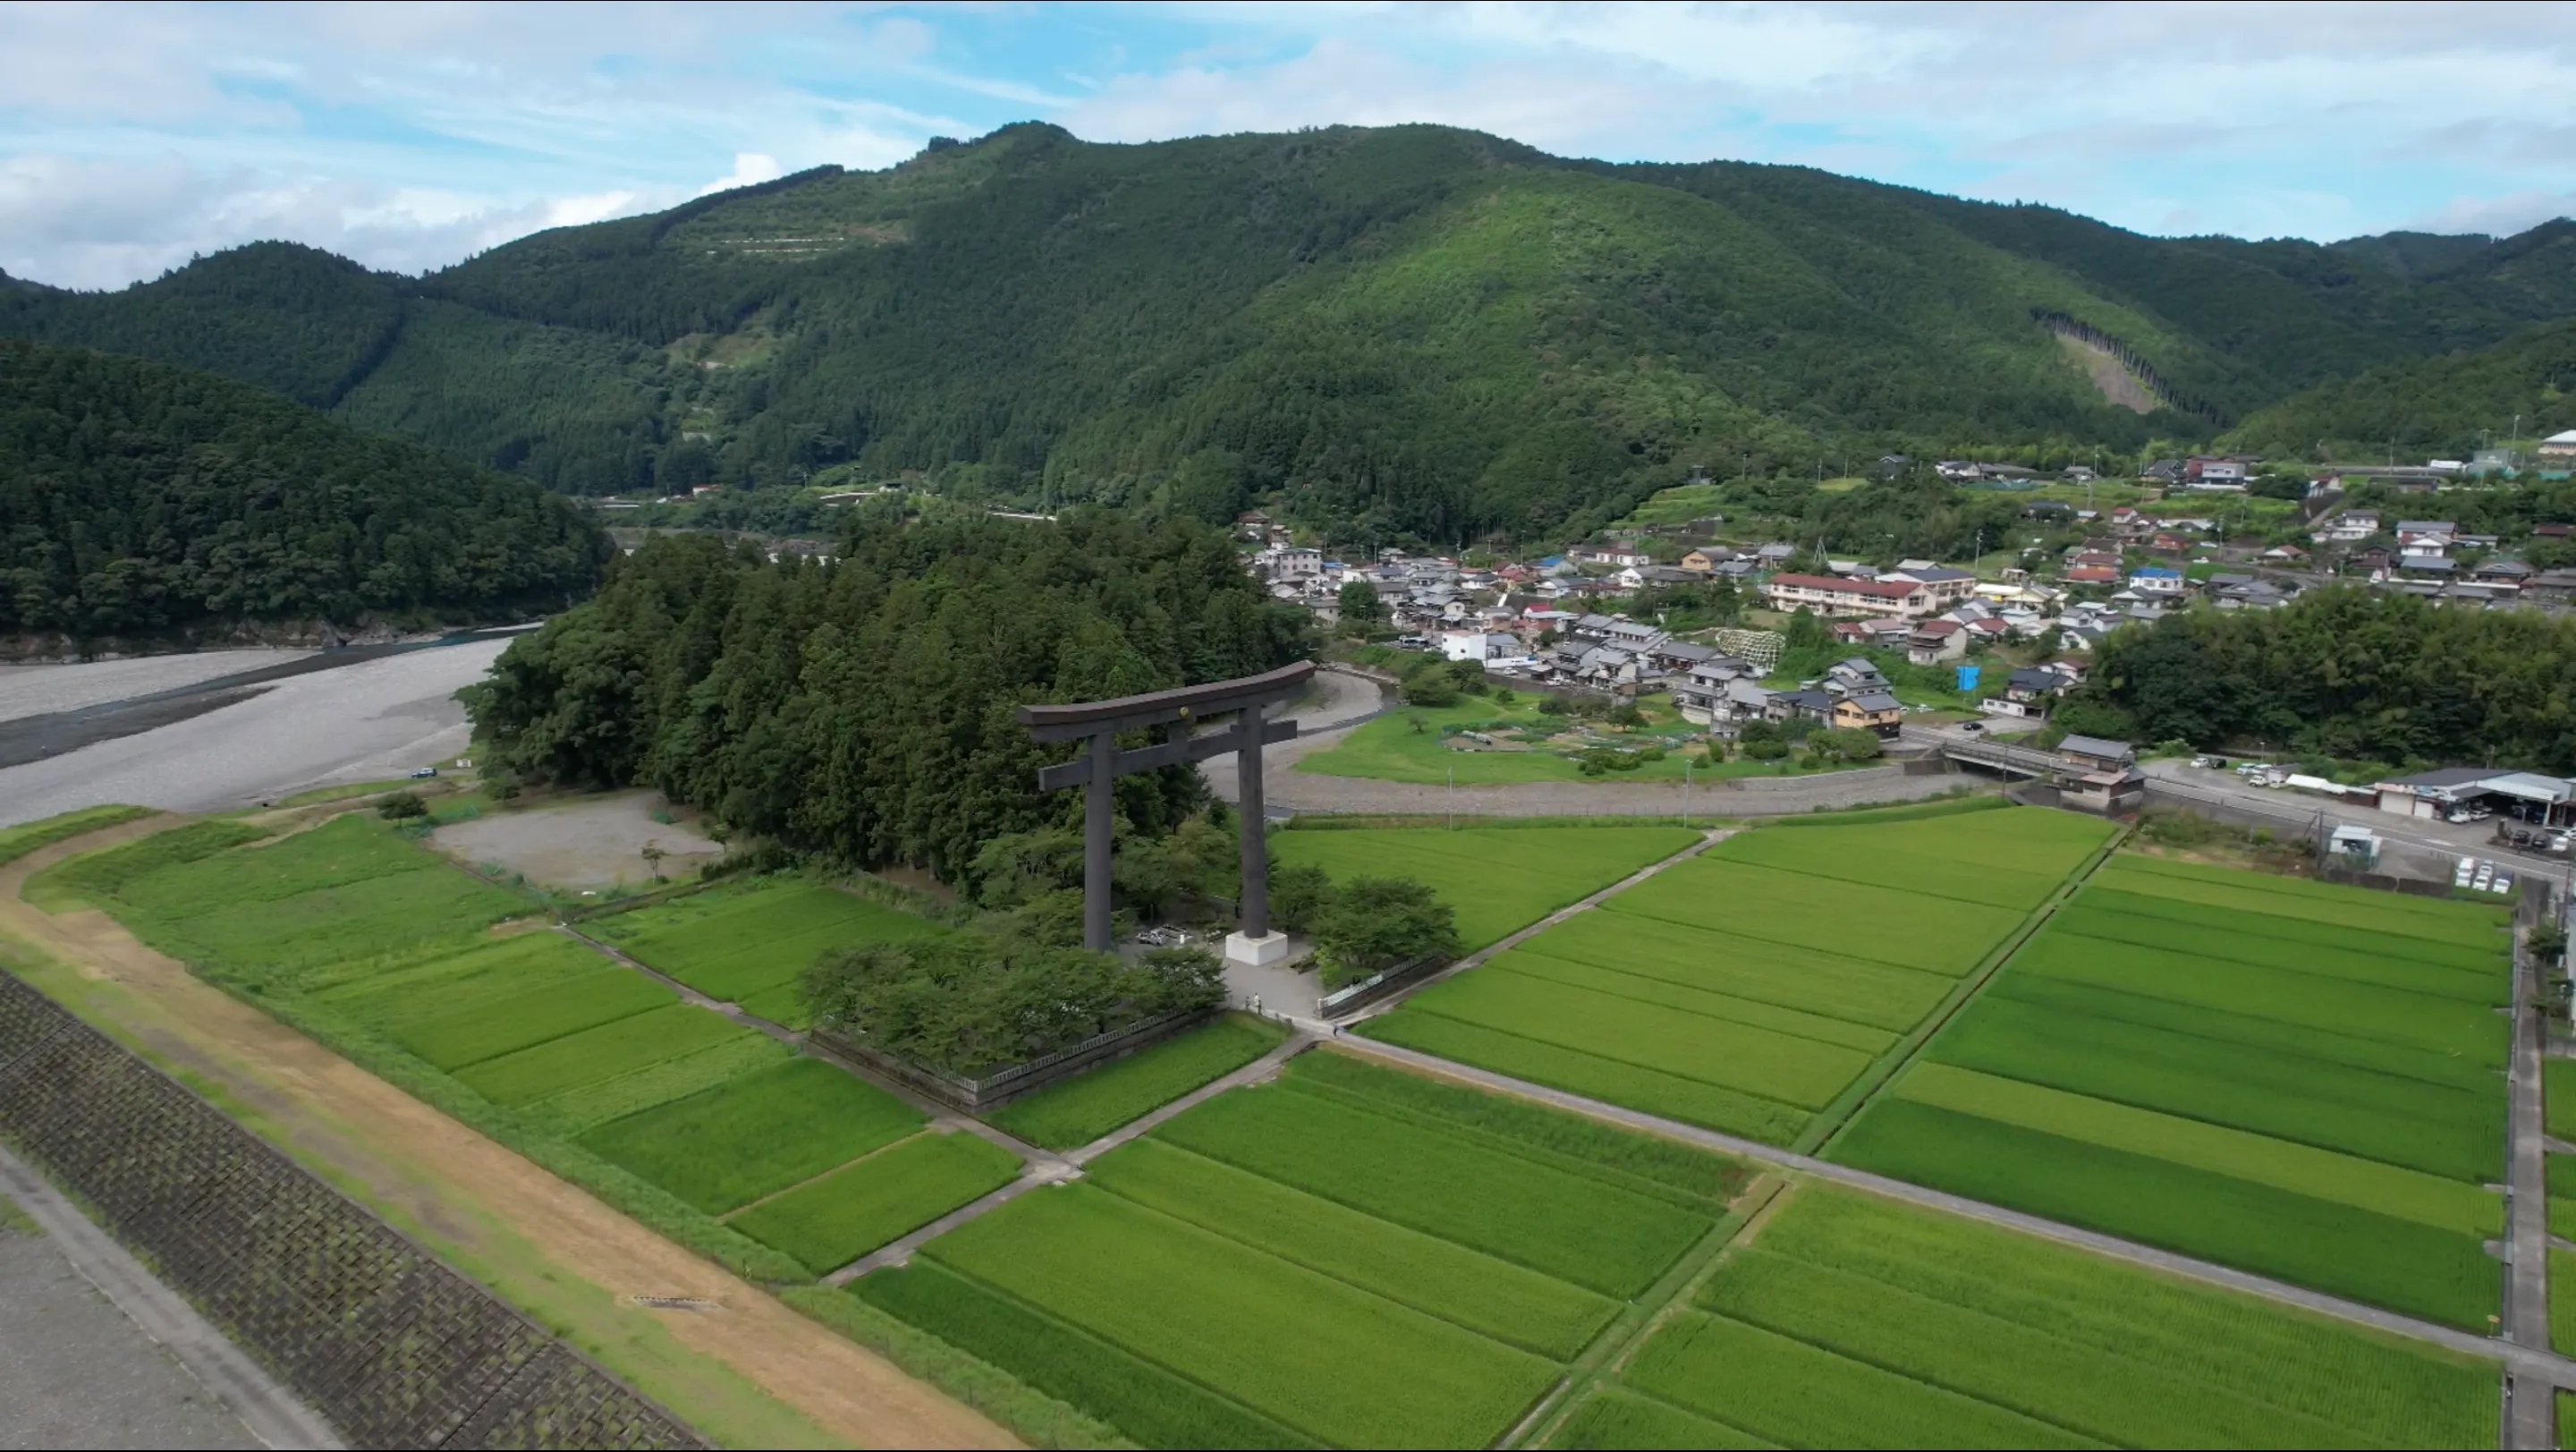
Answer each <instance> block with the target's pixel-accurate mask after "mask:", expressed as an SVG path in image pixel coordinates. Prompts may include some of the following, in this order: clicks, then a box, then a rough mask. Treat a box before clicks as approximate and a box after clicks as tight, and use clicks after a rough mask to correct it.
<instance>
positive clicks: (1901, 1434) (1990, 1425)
mask: <svg viewBox="0 0 2576 1452" xmlns="http://www.w3.org/2000/svg"><path fill="white" fill-rule="evenodd" d="M1622 1380H1624V1381H1626V1382H1627V1383H1628V1384H1629V1385H1631V1386H1634V1387H1637V1388H1639V1389H1640V1390H1643V1391H1645V1392H1648V1393H1650V1394H1652V1395H1654V1396H1657V1397H1660V1398H1662V1399H1664V1400H1666V1401H1670V1402H1675V1403H1678V1404H1680V1405H1681V1406H1684V1407H1687V1408H1689V1409H1690V1410H1692V1411H1695V1412H1698V1413H1700V1414H1701V1415H1703V1416H1707V1417H1711V1418H1715V1419H1718V1420H1722V1421H1724V1422H1727V1423H1728V1424H1730V1425H1732V1426H1735V1427H1739V1428H1741V1429H1743V1430H1745V1431H1748V1432H1751V1433H1752V1434H1753V1435H1755V1436H1757V1437H1761V1438H1764V1439H1766V1440H1769V1441H1772V1442H1777V1443H1779V1444H1781V1445H1783V1446H1789V1447H2101V1446H2108V1445H2110V1444H2108V1443H2105V1442H2099V1441H2096V1440H2094V1439H2092V1438H2089V1437H2085V1436H2082V1435H2080V1434H2078V1433H2075V1432H2072V1431H2069V1430H2067V1429H2066V1428H2064V1427H2059V1426H2055V1425H2052V1424H2050V1423H2046V1422H2042V1421H2039V1420H2037V1419H2035V1418H2032V1417H2027V1416H2024V1415H2022V1414H2021V1413H2019V1412H2014V1411H2008V1410H2006V1409H2004V1408H2002V1407H1997V1406H1991V1405H1988V1404H1987V1403H1985V1402H1981V1401H1978V1400H1976V1399H1974V1398H1972V1397H1964V1396H1961V1395H1959V1394H1958V1393H1957V1392H1953V1391H1948V1390H1945V1389H1943V1388H1941V1387H1936V1386H1932V1385H1930V1384H1928V1383H1925V1382H1920V1381H1916V1380H1914V1379H1912V1378H1910V1377H1906V1376H1900V1375H1898V1374H1897V1373H1895V1372H1892V1371H1886V1370H1883V1369H1881V1368H1879V1367H1875V1366H1871V1365H1868V1364H1867V1363H1865V1362H1860V1361H1854V1360H1851V1359H1850V1358H1848V1357H1843V1356H1837V1355H1835V1354H1834V1353H1833V1352H1830V1351H1826V1350H1823V1349H1821V1348H1819V1347H1814V1346H1810V1345H1808V1344H1806V1343H1805V1342H1802V1341H1796V1340H1792V1339H1790V1338H1789V1337H1786V1336H1780V1335H1775V1334H1773V1333H1772V1332H1769V1331H1765V1330H1762V1329H1761V1328H1759V1327H1756V1326H1750V1325H1746V1324H1745V1323H1743V1322H1741V1321H1734V1320H1729V1319H1727V1318H1725V1317H1722V1316H1710V1315H1706V1314H1704V1313H1701V1312H1696V1311H1690V1312H1684V1313H1683V1314H1681V1315H1679V1316H1676V1317H1674V1318H1673V1319H1672V1320H1670V1321H1667V1322H1666V1323H1664V1325H1663V1327H1662V1329H1660V1330H1658V1331H1656V1332H1655V1334H1654V1335H1652V1336H1650V1337H1648V1338H1647V1339H1646V1343H1645V1344H1644V1345H1643V1346H1642V1347H1640V1348H1639V1349H1638V1351H1637V1353H1636V1358H1635V1360H1634V1361H1633V1362H1631V1363H1630V1365H1629V1367H1628V1369H1627V1370H1626V1371H1625V1372H1624V1373H1622Z"/></svg>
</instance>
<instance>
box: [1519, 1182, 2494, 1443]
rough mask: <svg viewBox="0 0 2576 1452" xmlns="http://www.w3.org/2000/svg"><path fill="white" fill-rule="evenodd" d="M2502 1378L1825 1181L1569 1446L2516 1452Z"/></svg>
mask: <svg viewBox="0 0 2576 1452" xmlns="http://www.w3.org/2000/svg"><path fill="white" fill-rule="evenodd" d="M2497 1411H2498V1407H2497V1395H2496V1373H2495V1367H2494V1364H2493V1363H2492V1362H2489V1361H2485V1360H2483V1359H2481V1358H2477V1357H2471V1356H2467V1355H2463V1354H2458V1353H2451V1352H2445V1351H2442V1350H2438V1349H2435V1348H2432V1347H2429V1346H2426V1345H2423V1344H2421V1343H2416V1342H2411V1341H2404V1340H2400V1339H2397V1338H2394V1337H2385V1336H2381V1335H2378V1334H2376V1333H2374V1332H2370V1331H2366V1330H2362V1329H2360V1328H2356V1327H2352V1326H2349V1325H2345V1324H2342V1323H2338V1322H2334V1321H2329V1320H2326V1319H2324V1318H2322V1317H2316V1316H2311V1315H2308V1314H2307V1313H2304V1312H2300V1311H2296V1310H2292V1309H2289V1308H2286V1307H2281V1306H2276V1305H2273V1304H2270V1303H2268V1302H2264V1301H2259V1300H2256V1299H2253V1298H2251V1297H2246V1296H2240V1295H2237V1294H2234V1293H2232V1292H2228V1291H2223V1290H2219V1289H2217V1288H2214V1287H2208V1286H2202V1285H2197V1284H2194V1283H2191V1282H2187V1281H2182V1280H2178V1279H2173V1278H2168V1277H2165V1276H2160V1275H2157V1274H2155V1273H2154V1272H2151V1271H2148V1270H2145V1269H2143V1268H2140V1267H2135V1266H2130V1265H2125V1264H2122V1263H2119V1262H2116V1261H2110V1260H2105V1259H2102V1258H2100V1257H2097V1256H2092V1255H2088V1254H2086V1253H2084V1252H2082V1251H2079V1250H2075V1249H2073V1248H2071V1247H2066V1246H2059V1245H2052V1244H2049V1243H2047V1242H2045V1241H2039V1240H2034V1239H2030V1238H2028V1237H2025V1236H2021V1235H2018V1234H2015V1233H2013V1232H2011V1231H2007V1230H2002V1229H1999V1228H1996V1227H1991V1226H1985V1225H1980V1224H1977V1223H1976V1222H1974V1221H1969V1220H1962V1219H1958V1218H1955V1217H1951V1216H1947V1215H1940V1214H1936V1213H1933V1212H1929V1211H1923V1210H1918V1209H1915V1208H1912V1207H1909V1206H1904V1205H1899V1204H1897V1203H1895V1202H1892V1201H1885V1200H1879V1199H1876V1198H1875V1197H1871V1196H1865V1195H1861V1194H1857V1193H1854V1192H1850V1191H1845V1190H1839V1189H1834V1188H1830V1187H1825V1186H1817V1185H1810V1186H1807V1187H1804V1188H1801V1189H1799V1190H1796V1191H1795V1192H1793V1194H1792V1196H1791V1198H1790V1199H1788V1200H1787V1201H1786V1202H1785V1203H1779V1204H1775V1206H1774V1207H1773V1209H1772V1211H1771V1212H1770V1213H1769V1214H1768V1215H1767V1216H1766V1217H1764V1218H1763V1220H1762V1221H1761V1222H1760V1224H1759V1226H1758V1228H1757V1230H1756V1231H1755V1232H1752V1233H1750V1234H1748V1236H1747V1237H1746V1238H1745V1239H1743V1240H1740V1241H1739V1242H1738V1243H1737V1244H1736V1245H1734V1246H1733V1247H1731V1248H1730V1249H1729V1250H1728V1251H1727V1252H1726V1254H1725V1256H1724V1258H1723V1259H1722V1260H1721V1261H1720V1263H1719V1266H1718V1269H1717V1272H1716V1274H1715V1275H1714V1276H1712V1277H1710V1278H1709V1279H1708V1280H1707V1281H1706V1282H1705V1283H1704V1284H1703V1285H1702V1286H1701V1288H1700V1290H1699V1291H1698V1293H1697V1296H1696V1299H1695V1304H1694V1306H1693V1307H1692V1309H1691V1310H1689V1311H1687V1312H1685V1313H1684V1314H1682V1315H1679V1316H1677V1317H1674V1318H1673V1319H1671V1320H1669V1321H1667V1322H1666V1323H1664V1324H1663V1325H1662V1326H1661V1327H1660V1328H1658V1329H1657V1330H1656V1331H1655V1332H1654V1333H1653V1334H1652V1335H1651V1336H1650V1337H1649V1338H1648V1339H1647V1341H1646V1342H1645V1344H1644V1345H1643V1346H1641V1347H1640V1348H1638V1350H1637V1351H1636V1353H1635V1354H1634V1355H1633V1357H1631V1358H1630V1359H1629V1360H1628V1362H1627V1363H1626V1365H1625V1366H1624V1367H1623V1368H1622V1369H1621V1370H1620V1371H1619V1373H1618V1376H1617V1379H1616V1380H1615V1381H1613V1382H1611V1383H1609V1384H1607V1385H1605V1386H1604V1387H1603V1388H1602V1389H1601V1390H1600V1391H1598V1392H1596V1393H1594V1395H1593V1396H1592V1397H1591V1398H1588V1399H1587V1400H1585V1401H1584V1402H1583V1403H1581V1404H1579V1405H1578V1406H1577V1407H1576V1408H1575V1409H1574V1412H1573V1414H1572V1415H1571V1416H1569V1417H1567V1418H1566V1419H1565V1420H1564V1421H1563V1422H1562V1423H1561V1424H1559V1425H1558V1426H1557V1427H1555V1428H1554V1429H1553V1430H1552V1431H1551V1432H1550V1434H1549V1436H1548V1438H1547V1442H1546V1445H1548V1446H1550V1447H1632V1446H1647V1447H1768V1446H1786V1447H1924V1446H2022V1447H2084V1446H2124V1447H2463V1448H2466V1447H2492V1446H2494V1445H2495V1442H2496V1435H2497V1430H2498V1429H2497Z"/></svg>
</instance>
